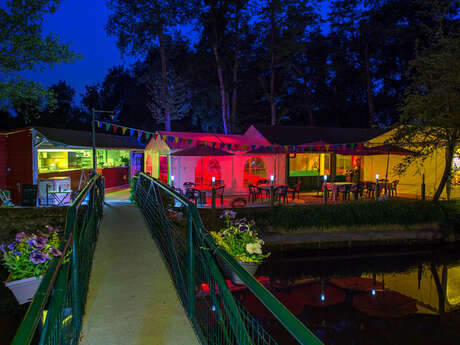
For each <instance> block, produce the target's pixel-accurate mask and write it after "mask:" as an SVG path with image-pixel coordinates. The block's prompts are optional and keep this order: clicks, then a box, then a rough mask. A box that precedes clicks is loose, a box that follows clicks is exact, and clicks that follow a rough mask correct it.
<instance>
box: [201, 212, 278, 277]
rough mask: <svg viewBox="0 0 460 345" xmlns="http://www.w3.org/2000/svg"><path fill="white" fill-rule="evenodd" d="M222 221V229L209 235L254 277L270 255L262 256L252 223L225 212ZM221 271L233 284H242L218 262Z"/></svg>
mask: <svg viewBox="0 0 460 345" xmlns="http://www.w3.org/2000/svg"><path fill="white" fill-rule="evenodd" d="M220 218H221V219H223V220H224V227H223V228H222V229H221V230H219V231H218V232H215V231H211V232H210V234H211V236H212V237H213V238H214V240H215V241H216V243H217V245H218V246H219V247H221V248H222V249H224V250H225V251H226V252H227V253H229V254H230V255H231V256H233V257H234V258H235V260H237V261H238V262H239V263H240V264H241V266H243V268H244V269H246V271H248V272H249V273H250V274H252V275H254V274H255V273H256V271H257V268H258V267H259V265H260V264H261V263H262V261H263V260H264V259H265V258H267V257H268V256H269V255H270V253H266V254H263V252H262V246H263V244H264V241H263V240H262V239H260V238H259V236H258V234H257V232H256V231H255V230H254V229H253V227H254V225H255V224H254V221H247V220H246V218H240V219H237V218H236V212H235V211H232V210H225V211H224V212H223V213H222V215H221V216H220ZM219 262H220V264H221V266H222V270H223V271H224V274H226V276H227V277H229V278H230V279H231V280H232V282H233V283H235V284H244V283H243V281H241V279H240V278H239V277H238V275H236V274H235V273H234V272H233V270H232V269H231V267H230V266H228V265H227V264H226V263H225V262H223V261H222V260H219Z"/></svg>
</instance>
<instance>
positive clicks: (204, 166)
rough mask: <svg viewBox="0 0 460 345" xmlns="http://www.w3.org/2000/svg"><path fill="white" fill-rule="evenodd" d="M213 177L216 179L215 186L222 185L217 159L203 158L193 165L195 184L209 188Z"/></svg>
mask: <svg viewBox="0 0 460 345" xmlns="http://www.w3.org/2000/svg"><path fill="white" fill-rule="evenodd" d="M213 176H214V177H215V178H216V185H220V184H223V182H222V172H221V168H220V164H219V162H218V161H217V159H215V158H210V157H203V158H202V159H200V160H199V161H198V163H196V165H195V184H196V185H197V186H202V187H203V188H211V187H212V177H213Z"/></svg>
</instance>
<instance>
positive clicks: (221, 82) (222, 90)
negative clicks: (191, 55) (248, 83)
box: [212, 44, 228, 134]
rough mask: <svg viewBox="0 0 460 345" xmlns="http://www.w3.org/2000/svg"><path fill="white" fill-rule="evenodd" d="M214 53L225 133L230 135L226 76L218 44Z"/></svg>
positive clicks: (213, 48)
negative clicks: (223, 71) (221, 63)
mask: <svg viewBox="0 0 460 345" xmlns="http://www.w3.org/2000/svg"><path fill="white" fill-rule="evenodd" d="M212 51H213V52H214V57H215V59H216V66H217V77H218V78H219V88H220V98H221V106H222V124H223V126H224V133H225V134H228V126H227V102H226V96H225V84H224V76H223V73H222V66H221V65H220V60H219V54H218V52H217V45H216V44H214V45H213V47H212Z"/></svg>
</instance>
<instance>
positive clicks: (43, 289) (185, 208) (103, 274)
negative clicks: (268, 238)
mask: <svg viewBox="0 0 460 345" xmlns="http://www.w3.org/2000/svg"><path fill="white" fill-rule="evenodd" d="M132 197H133V199H134V202H133V203H129V202H107V203H104V181H103V178H102V177H101V176H99V175H98V176H95V177H93V178H92V179H91V180H90V182H89V183H88V185H87V186H86V188H85V189H84V190H83V191H82V192H81V193H80V194H79V196H78V197H77V198H76V199H75V201H74V202H73V203H72V205H71V206H70V207H69V210H68V212H67V219H66V227H65V233H64V244H63V247H62V251H63V256H62V257H61V259H60V260H57V261H54V262H52V263H51V265H50V267H49V269H48V270H47V272H46V273H45V274H44V276H43V279H42V282H41V284H40V287H39V288H38V290H37V292H36V294H35V297H34V299H33V300H32V302H31V304H30V306H29V309H28V311H27V314H26V316H25V318H24V320H23V321H22V324H21V325H20V327H19V329H18V331H17V333H16V336H15V338H14V339H13V342H12V344H13V345H29V344H40V345H48V344H50V345H54V344H62V345H64V344H75V345H77V344H81V345H118V344H120V345H131V344H132V345H144V344H145V345H147V344H158V345H160V344H164V345H193V344H204V345H208V344H209V345H214V344H228V345H230V344H238V345H240V344H242V345H250V344H251V345H252V344H254V345H259V344H260V345H262V344H265V345H271V344H280V345H284V344H281V343H280V342H279V341H277V340H276V339H275V338H274V337H272V335H270V334H269V332H268V331H267V330H266V329H264V327H263V326H262V325H261V323H260V322H259V321H260V320H258V319H257V318H256V317H254V316H253V315H251V314H250V313H249V312H248V311H247V310H246V309H245V308H244V306H243V305H242V303H241V302H240V301H239V299H238V297H237V296H235V295H234V294H232V292H231V291H230V289H229V287H228V285H227V283H226V281H225V279H224V278H223V276H222V274H221V271H220V269H219V267H218V262H220V263H225V264H227V265H229V266H230V267H231V268H232V269H233V271H234V272H235V273H236V274H237V275H238V276H239V277H240V279H241V280H242V281H243V282H244V283H245V285H246V286H247V289H248V293H251V294H253V295H254V296H255V297H256V298H257V299H258V300H259V301H260V302H262V303H263V305H264V306H265V307H266V309H267V310H268V311H269V312H270V313H271V314H272V315H273V318H274V319H277V320H278V321H279V323H280V324H281V325H282V327H284V328H285V333H286V332H287V333H289V334H290V336H291V338H292V340H293V343H295V342H297V343H298V344H309V345H310V344H311V345H317V344H322V343H321V341H320V340H318V338H316V336H315V335H314V334H313V333H312V332H311V331H310V330H308V329H307V328H306V327H305V325H304V324H302V323H301V322H300V321H299V320H298V319H297V318H296V317H295V316H294V315H292V314H291V313H290V312H289V310H287V309H286V308H285V307H284V305H283V304H281V303H280V302H279V301H278V300H277V299H276V298H275V297H274V296H273V295H272V294H271V293H270V292H269V291H268V290H267V289H266V288H265V287H264V286H263V285H262V284H261V283H259V282H258V281H257V280H256V279H254V277H252V276H251V275H250V274H248V273H247V272H246V270H244V268H242V267H241V265H240V264H239V263H238V262H237V261H235V260H234V259H233V258H232V257H231V256H229V255H228V254H227V253H226V252H225V251H223V250H221V249H220V248H219V247H217V246H216V244H215V242H214V241H213V239H212V237H211V236H209V235H208V234H207V232H206V231H205V229H204V226H203V224H202V222H201V219H200V217H199V215H198V212H197V209H196V207H195V206H194V204H192V203H190V202H189V201H188V200H187V199H185V198H184V197H182V196H181V195H179V194H176V193H175V192H174V191H173V190H172V189H170V188H169V186H167V185H164V184H162V183H161V182H159V181H158V180H156V179H153V178H151V177H150V176H147V175H144V174H140V175H139V177H137V178H135V189H134V190H133V195H132Z"/></svg>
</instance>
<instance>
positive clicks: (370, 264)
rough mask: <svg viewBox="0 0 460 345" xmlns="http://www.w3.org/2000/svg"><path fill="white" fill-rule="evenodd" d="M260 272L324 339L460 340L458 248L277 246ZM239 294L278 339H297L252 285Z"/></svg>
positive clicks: (290, 341) (328, 341)
mask: <svg viewBox="0 0 460 345" xmlns="http://www.w3.org/2000/svg"><path fill="white" fill-rule="evenodd" d="M258 274H260V275H263V276H267V277H269V284H267V286H268V287H269V289H270V290H271V291H272V292H273V293H274V294H275V295H276V296H277V297H278V298H279V299H280V300H281V301H282V303H283V304H285V306H286V307H287V308H288V309H290V310H291V311H292V312H293V313H294V314H296V315H297V316H298V318H299V319H300V320H301V321H302V322H304V323H305V324H306V325H307V326H308V327H309V329H311V330H312V331H313V332H314V333H315V334H316V335H317V336H318V337H319V338H320V339H321V340H322V341H324V342H325V344H363V345H364V344H365V345H371V344H379V345H380V344H392V345H397V344H458V343H460V311H459V310H460V308H459V307H460V252H459V251H458V248H451V249H446V248H437V249H432V248H422V249H420V248H419V249H417V250H411V251H407V250H401V249H400V248H392V249H387V250H385V251H376V250H375V249H370V250H369V251H366V250H364V251H363V250H360V251H359V252H357V251H345V252H344V251H321V252H318V251H315V252H306V251H298V252H296V253H292V252H285V251H281V250H279V251H276V250H275V251H273V252H272V256H271V258H270V260H267V262H266V263H264V265H262V266H261V267H260V269H259V272H258ZM238 296H239V298H240V300H241V301H242V302H243V303H244V304H245V305H246V307H247V309H249V310H250V311H251V312H252V314H253V315H256V316H257V318H258V319H259V321H260V322H262V323H263V324H264V326H265V327H266V328H267V329H268V330H269V332H270V333H271V334H273V335H274V336H275V337H276V338H277V340H278V342H279V344H283V345H284V344H296V342H295V340H294V339H292V338H291V337H290V336H289V334H287V333H286V332H285V331H284V330H283V328H282V327H281V325H279V324H278V322H277V321H276V320H273V319H271V318H269V317H267V313H265V312H264V310H263V308H264V307H263V306H262V305H260V304H259V303H257V301H255V300H254V298H253V296H251V294H250V293H249V292H248V291H247V290H244V291H242V292H241V291H240V292H239V293H238Z"/></svg>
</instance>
